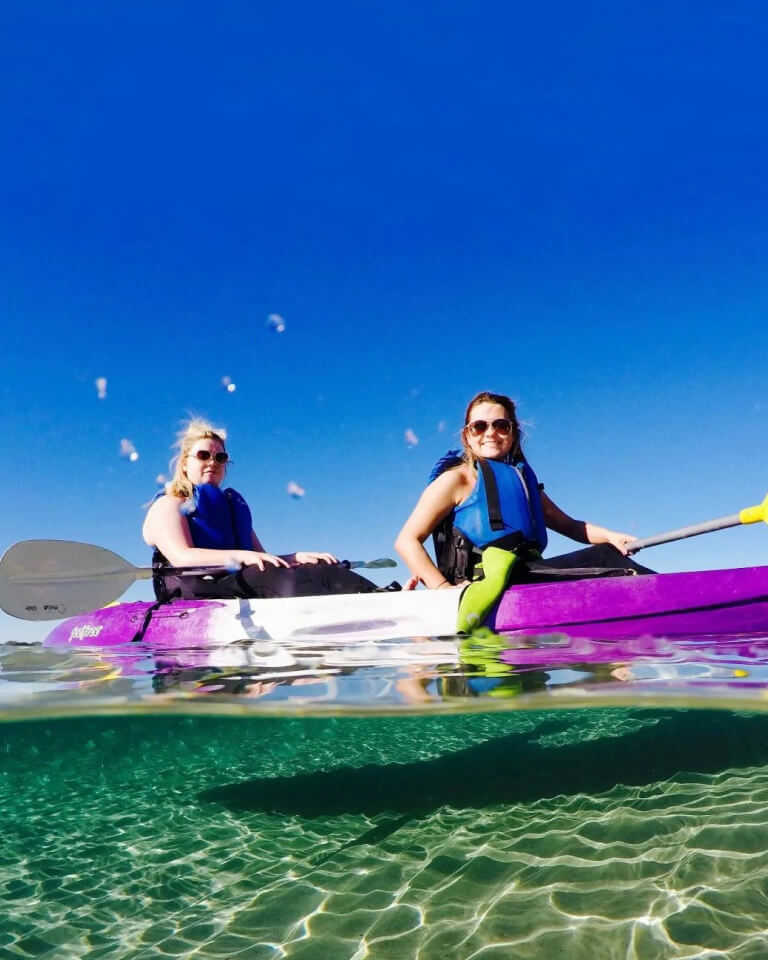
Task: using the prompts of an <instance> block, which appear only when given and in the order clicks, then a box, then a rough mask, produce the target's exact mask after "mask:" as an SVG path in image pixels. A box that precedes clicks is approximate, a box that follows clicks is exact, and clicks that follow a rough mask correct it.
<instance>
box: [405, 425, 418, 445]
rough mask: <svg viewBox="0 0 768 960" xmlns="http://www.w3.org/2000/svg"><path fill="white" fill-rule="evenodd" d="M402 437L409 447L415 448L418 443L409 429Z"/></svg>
mask: <svg viewBox="0 0 768 960" xmlns="http://www.w3.org/2000/svg"><path fill="white" fill-rule="evenodd" d="M403 436H404V437H405V442H406V443H407V444H408V446H409V447H415V446H416V444H417V443H418V442H419V438H418V437H417V436H416V434H415V433H414V432H413V430H411V428H410V427H408V429H407V430H406V431H405V433H404V434H403Z"/></svg>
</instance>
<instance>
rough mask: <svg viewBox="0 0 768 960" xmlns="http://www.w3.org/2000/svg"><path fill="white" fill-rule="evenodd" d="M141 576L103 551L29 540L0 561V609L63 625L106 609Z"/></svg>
mask: <svg viewBox="0 0 768 960" xmlns="http://www.w3.org/2000/svg"><path fill="white" fill-rule="evenodd" d="M141 575H142V571H139V570H137V568H136V567H134V566H132V565H131V564H130V563H127V562H126V561H125V560H123V558H122V557H119V556H118V555H117V554H116V553H112V551H111V550H105V549H104V548H103V547H96V546H93V545H92V544H89V543H72V542H70V541H67V540H25V541H23V542H22V543H15V544H14V545H13V546H12V547H10V548H9V549H8V550H7V551H6V553H5V555H4V556H3V559H2V560H0V607H2V609H3V610H5V612H6V613H9V614H10V615H11V616H12V617H18V618H19V619H21V620H60V619H61V618H62V617H71V616H74V615H75V614H78V613H87V612H88V611H89V610H94V609H96V608H97V607H103V606H104V604H106V603H110V602H111V601H112V600H114V599H116V598H117V597H119V596H120V595H121V594H122V593H124V592H125V591H126V590H127V589H128V587H129V586H130V585H131V584H132V583H133V582H134V580H136V579H137V578H138V577H139V576H141Z"/></svg>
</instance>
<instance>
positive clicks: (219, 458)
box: [189, 450, 229, 463]
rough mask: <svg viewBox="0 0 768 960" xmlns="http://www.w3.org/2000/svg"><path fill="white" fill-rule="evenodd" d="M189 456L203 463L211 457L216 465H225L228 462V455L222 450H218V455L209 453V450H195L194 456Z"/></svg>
mask: <svg viewBox="0 0 768 960" xmlns="http://www.w3.org/2000/svg"><path fill="white" fill-rule="evenodd" d="M189 456H195V457H197V459H198V460H202V462H203V463H206V462H207V461H208V460H210V459H211V457H213V459H214V460H215V461H216V463H226V462H227V461H228V460H229V454H228V453H226V452H225V451H224V450H220V451H219V452H218V453H211V451H210V450H196V451H195V452H194V454H189Z"/></svg>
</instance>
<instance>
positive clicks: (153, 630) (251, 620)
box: [46, 567, 768, 649]
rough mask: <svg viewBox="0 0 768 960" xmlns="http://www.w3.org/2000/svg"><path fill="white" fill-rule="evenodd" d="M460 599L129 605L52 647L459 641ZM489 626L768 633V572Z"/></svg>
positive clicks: (623, 595)
mask: <svg viewBox="0 0 768 960" xmlns="http://www.w3.org/2000/svg"><path fill="white" fill-rule="evenodd" d="M459 597H460V593H459V591H458V590H455V591H454V590H434V591H426V590H419V591H412V592H400V593H377V594H357V595H352V596H349V595H345V596H324V597H308V598H293V599H276V600H177V601H174V602H173V603H168V604H162V605H158V604H152V603H145V602H136V603H121V604H116V605H113V606H109V607H104V608H101V609H98V610H94V611H93V612H90V613H85V614H81V615H78V616H75V617H72V618H70V619H69V620H65V621H64V622H62V623H60V624H59V625H58V626H56V627H55V629H54V630H53V631H52V632H51V633H50V634H49V635H48V637H47V640H46V643H49V644H56V645H69V646H114V645H118V644H125V643H128V642H130V641H131V640H136V641H145V642H147V643H149V644H152V645H154V646H157V647H163V648H165V649H174V648H177V649H179V648H186V649H189V648H191V647H210V646H213V645H216V646H221V645H225V644H232V643H237V642H238V641H244V640H251V641H253V640H265V641H292V642H293V643H294V644H296V643H300V644H301V646H302V647H307V648H311V647H312V646H313V645H323V646H327V645H328V644H329V643H330V644H333V643H345V644H346V643H350V642H355V641H357V640H360V641H372V640H373V641H375V640H393V639H397V638H405V637H439V636H443V637H444V636H451V635H453V634H455V632H456V617H457V610H458V604H459ZM488 626H489V627H490V628H491V629H493V630H495V631H496V632H498V633H505V634H511V635H513V636H514V635H523V634H528V635H530V634H542V633H549V632H559V633H563V634H566V635H567V636H570V637H588V638H592V639H612V640H617V639H622V638H632V637H642V636H651V637H682V636H702V637H704V636H713V637H716V636H718V635H723V636H725V635H727V636H731V637H732V636H735V635H739V634H753V635H754V634H760V633H763V634H768V567H745V568H739V569H730V570H707V571H701V572H695V573H661V574H653V575H648V576H638V577H616V578H607V579H596V580H581V581H568V582H564V583H547V584H526V585H522V586H515V587H512V588H510V589H509V590H507V592H506V593H505V595H504V597H503V598H502V600H501V602H500V603H499V604H498V606H497V607H496V609H495V610H494V611H493V613H492V614H491V616H490V617H489V618H488Z"/></svg>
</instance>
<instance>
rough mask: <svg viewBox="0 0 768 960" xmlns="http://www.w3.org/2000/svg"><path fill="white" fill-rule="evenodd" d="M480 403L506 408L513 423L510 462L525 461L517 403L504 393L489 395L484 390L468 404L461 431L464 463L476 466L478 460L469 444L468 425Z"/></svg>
mask: <svg viewBox="0 0 768 960" xmlns="http://www.w3.org/2000/svg"><path fill="white" fill-rule="evenodd" d="M478 403H496V404H498V405H499V406H500V407H504V409H505V410H506V413H507V416H508V417H509V419H510V420H511V421H512V448H511V450H510V451H509V460H510V462H511V463H520V462H521V461H523V460H525V454H524V453H523V431H522V428H521V426H520V421H519V420H518V419H517V410H516V409H515V401H514V400H512V399H510V397H507V396H506V395H505V394H503V393H489V392H488V391H487V390H483V391H482V392H481V393H478V394H476V395H475V396H474V397H472V399H471V400H470V401H469V403H468V404H467V411H466V413H465V414H464V426H463V427H462V429H461V445H462V447H463V448H464V453H463V456H462V459H463V460H464V462H465V463H471V464H473V465H474V463H475V460H476V459H477V458H476V457H475V455H474V453H472V451H471V450H470V448H469V444H468V443H467V425H468V424H469V420H470V417H471V416H472V410H473V409H474V408H475V407H476V406H477V405H478Z"/></svg>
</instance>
